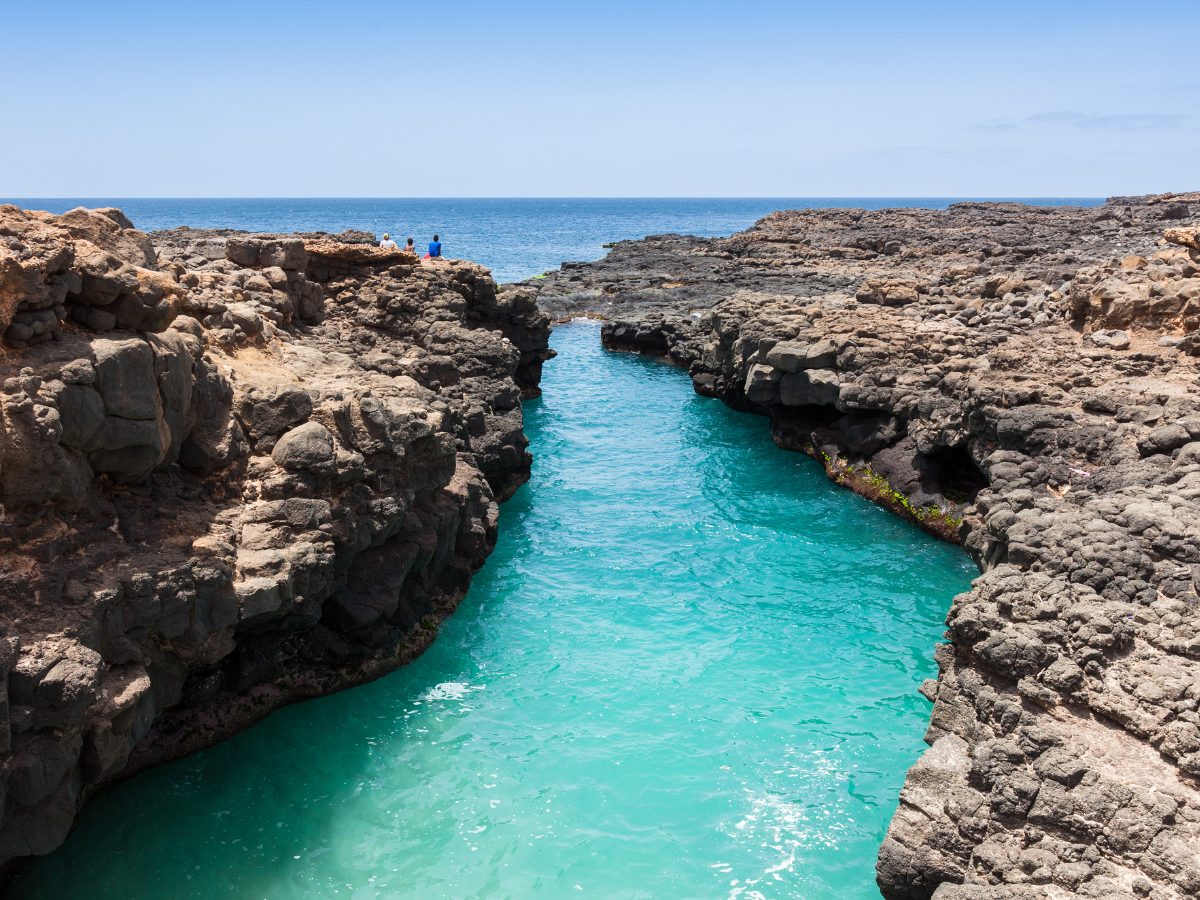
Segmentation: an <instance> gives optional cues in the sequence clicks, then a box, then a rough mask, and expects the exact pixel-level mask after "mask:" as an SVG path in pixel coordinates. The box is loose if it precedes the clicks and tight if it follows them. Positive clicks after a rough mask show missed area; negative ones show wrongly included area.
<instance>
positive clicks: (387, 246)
mask: <svg viewBox="0 0 1200 900" xmlns="http://www.w3.org/2000/svg"><path fill="white" fill-rule="evenodd" d="M379 249H380V250H395V249H397V247H396V242H395V241H393V240H392V239H391V237H389V236H388V235H387V234H385V235H384V236H383V241H382V243H380V245H379Z"/></svg>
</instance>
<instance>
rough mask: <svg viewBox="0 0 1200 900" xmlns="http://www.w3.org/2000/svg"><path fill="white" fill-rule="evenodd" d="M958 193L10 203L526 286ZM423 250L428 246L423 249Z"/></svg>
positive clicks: (1058, 200) (1084, 201)
mask: <svg viewBox="0 0 1200 900" xmlns="http://www.w3.org/2000/svg"><path fill="white" fill-rule="evenodd" d="M958 199H985V198H956V197H748V198H738V197H708V198H706V197H662V198H655V197H641V198H602V197H583V198H579V197H566V198H555V197H517V198H505V197H480V198H471V197H458V198H448V199H437V198H412V199H387V198H372V197H352V198H345V199H338V198H330V197H321V198H302V197H301V198H284V199H272V198H233V199H187V198H185V199H172V198H159V197H152V198H147V197H139V198H124V199H122V198H119V197H106V198H97V197H92V198H51V199H46V198H41V199H38V198H34V199H11V200H9V199H4V198H0V203H15V204H17V205H18V206H21V207H24V208H26V209H45V210H49V211H50V212H53V213H64V212H66V211H67V210H68V209H74V208H75V207H76V206H91V207H97V206H116V207H119V208H120V209H122V210H124V211H125V213H126V215H128V216H129V218H130V219H132V220H133V224H134V225H136V226H137V227H138V228H140V229H142V230H143V231H154V230H156V229H159V228H174V227H176V226H177V225H190V226H192V227H193V228H240V229H243V230H246V231H285V232H290V231H332V232H338V231H344V230H345V229H347V228H355V229H361V230H363V231H372V232H374V233H375V235H376V236H379V235H382V234H383V233H384V232H385V231H386V232H388V233H390V234H391V235H392V236H393V237H395V238H396V239H397V240H399V241H400V242H401V243H404V240H405V239H406V238H410V237H411V238H413V239H414V240H415V241H416V242H417V245H418V246H420V247H424V245H425V244H427V243H428V242H429V240H430V238H431V237H432V236H433V235H434V234H435V233H437V234H439V235H440V236H441V238H442V245H443V249H444V251H445V255H446V256H448V257H450V258H452V259H453V258H457V259H471V260H474V261H475V262H477V263H481V264H483V265H485V266H488V267H490V268H491V270H492V274H493V275H495V277H496V280H497V281H500V282H509V281H521V280H523V279H525V278H530V277H532V276H534V275H540V274H541V273H542V272H545V271H548V270H550V269H557V268H558V266H559V265H560V264H561V263H562V262H563V261H564V260H593V259H600V258H601V257H602V256H604V254H605V253H607V252H608V251H606V250H605V249H604V244H606V243H611V242H612V241H624V240H638V239H640V238H643V237H645V236H646V235H648V234H662V233H665V232H677V233H680V234H695V235H699V236H700V237H728V236H729V235H731V234H733V233H734V232H735V231H742V230H744V229H746V228H749V227H750V226H751V225H753V224H754V223H755V221H757V220H758V219H761V218H762V217H763V216H766V215H769V214H770V213H773V212H775V210H777V209H801V208H812V207H830V206H836V207H860V208H862V209H882V208H885V207H896V206H915V207H921V208H925V209H945V208H946V207H947V206H948V205H949V204H951V203H953V202H955V201H956V200H958ZM1021 202H1027V203H1030V204H1033V205H1038V206H1061V205H1068V206H1102V205H1103V204H1104V200H1103V199H1102V198H1095V197H1091V198H1088V197H1084V198H1071V197H1041V198H1037V197H1035V198H1025V199H1023V200H1022V201H1021ZM421 252H422V253H424V252H425V251H424V249H422V250H421Z"/></svg>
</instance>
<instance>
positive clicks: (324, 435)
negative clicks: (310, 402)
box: [271, 422, 337, 476]
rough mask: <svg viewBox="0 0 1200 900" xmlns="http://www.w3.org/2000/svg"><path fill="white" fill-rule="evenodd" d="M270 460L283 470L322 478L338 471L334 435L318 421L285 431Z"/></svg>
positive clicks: (272, 451)
mask: <svg viewBox="0 0 1200 900" xmlns="http://www.w3.org/2000/svg"><path fill="white" fill-rule="evenodd" d="M271 459H273V460H274V461H275V465H277V466H279V467H280V468H283V469H291V470H301V471H306V472H312V473H313V474H314V475H321V476H331V475H334V474H335V473H336V472H337V463H336V455H335V450H334V444H333V435H332V434H330V433H329V429H328V428H326V427H325V426H324V425H322V424H320V423H319V422H305V423H304V424H303V425H301V426H299V427H298V428H293V429H292V430H291V431H289V432H287V434H285V435H284V436H283V437H281V438H280V439H279V440H278V441H277V442H276V443H275V447H274V449H272V450H271Z"/></svg>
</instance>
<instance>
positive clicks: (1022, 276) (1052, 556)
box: [542, 197, 1200, 900]
mask: <svg viewBox="0 0 1200 900" xmlns="http://www.w3.org/2000/svg"><path fill="white" fill-rule="evenodd" d="M1171 199H1172V202H1171V203H1163V202H1161V199H1160V198H1119V199H1117V201H1116V202H1112V203H1110V204H1109V205H1107V206H1105V207H1103V208H1100V209H1095V210H1084V209H1037V208H1031V207H1022V206H1019V205H1017V204H956V205H955V206H952V207H951V208H950V209H949V210H947V211H942V212H938V211H921V210H892V211H880V212H875V213H868V212H865V211H862V210H824V211H795V212H783V213H776V214H774V215H772V216H769V217H767V218H766V219H764V220H762V221H760V222H759V223H758V224H757V225H756V226H755V227H754V228H752V229H750V230H749V231H747V232H745V233H743V234H740V235H734V236H733V237H732V238H729V239H723V240H721V239H715V240H707V239H694V238H680V237H678V236H659V237H657V238H651V239H647V241H646V242H645V243H644V244H637V243H629V244H625V245H619V248H620V252H619V253H617V252H614V254H612V255H610V257H609V259H608V260H607V261H602V262H601V263H598V264H596V265H595V266H580V265H576V266H572V267H569V268H564V270H563V272H562V273H561V274H559V275H558V276H557V277H556V278H554V279H553V280H551V279H547V281H550V282H551V283H550V284H549V285H547V288H546V289H544V290H543V293H542V296H543V300H544V305H545V306H546V308H547V309H549V310H550V311H553V312H555V313H556V314H559V311H560V310H566V311H567V312H568V313H569V314H578V313H581V312H592V313H593V314H599V315H602V316H609V319H608V321H606V322H605V324H604V328H603V340H604V341H605V343H606V345H608V346H611V347H615V348H620V349H633V350H638V351H640V352H648V353H654V354H659V355H664V356H668V357H669V358H670V359H671V360H673V361H675V362H676V363H678V364H680V365H686V366H688V367H689V371H690V373H691V376H692V379H693V383H694V385H695V388H696V391H697V392H698V393H700V394H703V395H705V396H710V397H718V398H720V399H722V400H723V401H724V402H726V403H728V404H729V405H731V406H733V407H734V408H737V409H742V410H747V411H752V412H757V413H761V414H763V415H765V416H768V417H769V418H770V423H771V429H772V434H773V436H774V438H775V440H776V441H777V442H778V443H779V444H780V445H781V446H784V447H787V448H790V449H795V450H798V451H801V452H805V453H808V454H810V455H812V456H814V457H815V458H817V459H818V460H819V461H820V462H821V464H822V465H823V466H824V467H825V469H826V471H827V473H828V474H829V476H830V477H831V478H834V479H835V480H837V481H839V482H840V483H842V484H845V485H846V486H848V487H851V488H852V489H854V490H856V491H858V492H860V493H863V494H864V495H866V496H868V497H871V498H872V499H874V500H876V501H877V502H880V503H883V504H884V505H886V506H888V507H889V508H891V509H893V510H894V511H895V512H897V513H898V514H900V515H903V516H905V517H906V518H908V519H909V520H910V521H913V522H915V523H917V524H918V525H920V526H921V527H923V528H925V529H927V530H929V531H931V532H933V533H935V534H937V535H939V536H941V537H943V538H945V539H948V540H951V541H955V542H959V543H961V544H962V545H963V546H964V548H965V549H966V551H967V552H968V553H970V554H971V556H972V558H973V559H974V560H975V561H976V562H977V563H978V565H979V567H980V570H981V572H982V575H981V576H980V577H979V578H978V579H977V580H976V581H975V582H974V585H973V588H972V590H971V591H970V592H969V593H966V594H963V595H960V596H959V597H956V598H955V599H954V602H953V604H952V606H951V608H950V610H949V613H948V615H947V620H946V624H947V630H946V633H945V637H946V639H947V640H946V643H943V644H941V645H939V646H938V647H937V649H936V652H935V658H936V660H937V664H938V668H939V675H938V678H937V680H936V681H933V680H930V681H927V682H926V683H925V684H924V685H923V686H922V688H921V691H922V693H923V694H924V695H925V696H926V697H927V698H928V699H929V700H931V701H932V702H933V710H932V714H931V719H930V725H929V729H928V732H927V734H926V740H927V742H928V743H929V744H930V749H929V750H928V751H927V752H926V753H925V754H924V755H923V756H922V757H921V759H920V760H919V761H918V762H917V763H916V765H914V766H913V768H912V769H911V770H910V771H909V773H908V775H907V778H906V781H905V785H904V788H903V790H902V792H901V794H900V804H899V808H898V810H897V812H896V814H895V817H894V818H893V820H892V823H891V826H890V828H889V829H888V833H887V836H886V838H885V840H884V842H883V846H882V847H881V849H880V853H879V859H878V866H877V877H878V882H879V886H880V889H881V891H882V893H883V895H884V896H885V897H887V898H889V900H910V898H913V900H915V898H928V897H931V896H932V897H936V898H937V900H966V898H971V900H985V898H986V900H1000V898H1062V897H1071V896H1079V897H1124V898H1141V897H1150V898H1154V900H1168V898H1170V900H1175V898H1184V897H1194V896H1197V895H1200V790H1198V783H1197V779H1198V778H1200V714H1198V710H1197V704H1198V703H1200V598H1198V594H1200V359H1197V358H1196V356H1194V355H1193V354H1198V355H1200V351H1198V350H1197V343H1196V342H1197V340H1200V339H1198V338H1196V335H1197V334H1200V273H1198V267H1200V242H1198V241H1197V238H1196V220H1195V218H1193V216H1192V206H1191V205H1189V204H1190V203H1191V202H1192V198H1190V197H1188V198H1184V200H1175V199H1174V198H1171ZM1184 201H1187V202H1184ZM547 291H549V295H548V294H547ZM567 301H569V302H570V304H571V305H570V306H564V303H565V302H567Z"/></svg>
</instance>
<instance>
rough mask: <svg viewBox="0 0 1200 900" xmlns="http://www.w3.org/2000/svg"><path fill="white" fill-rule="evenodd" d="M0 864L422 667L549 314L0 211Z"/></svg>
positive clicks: (219, 248)
mask: <svg viewBox="0 0 1200 900" xmlns="http://www.w3.org/2000/svg"><path fill="white" fill-rule="evenodd" d="M0 330H2V331H3V333H4V345H3V348H2V349H0V428H2V441H0V513H2V514H0V604H2V605H0V679H3V683H4V687H5V689H4V690H3V691H0V796H2V797H3V816H2V818H0V863H6V862H9V861H12V860H17V859H19V858H21V857H23V856H28V855H30V854H43V853H48V852H50V851H51V850H53V849H54V848H55V847H57V846H58V845H59V844H60V843H61V842H62V841H63V839H64V838H65V837H66V835H67V833H68V832H69V830H70V828H71V826H72V824H73V822H74V820H75V817H76V815H77V813H78V811H79V809H80V808H81V806H82V805H83V803H84V802H85V801H86V800H87V799H88V798H89V797H90V796H91V795H93V794H94V793H95V792H96V790H98V789H99V788H101V787H103V786H104V785H105V784H107V783H110V782H111V781H112V780H114V779H117V778H122V777H127V776H129V775H131V774H134V773H136V772H138V771H141V770H142V769H145V768H146V767H148V766H152V765H155V764H157V763H160V762H163V761H165V760H167V759H171V758H174V757H177V756H181V755H183V754H186V753H189V752H193V751H194V750H196V749H199V748H201V747H203V746H207V745H209V744H211V743H214V742H216V741H218V740H221V739H223V738H225V737H228V736H230V735H232V734H234V733H236V732H237V731H239V730H241V729H243V728H245V727H247V726H248V725H250V724H252V723H253V722H255V721H257V720H258V719H260V718H262V717H263V716H265V715H266V714H268V713H269V712H270V711H271V710H272V709H274V708H276V707H278V706H279V705H281V704H284V703H288V702H293V701H295V700H299V699H304V698H306V697H313V696H318V695H320V694H324V693H329V692H331V691H335V690H339V689H341V688H344V687H348V686H351V685H354V684H358V683H362V682H364V681H367V680H370V679H372V678H375V677H378V676H379V675H382V674H384V673H386V672H388V671H391V670H392V669H394V668H396V667H397V666H399V665H401V664H402V663H403V662H405V661H407V660H408V659H411V658H412V657H413V656H415V655H416V654H418V653H420V652H421V651H422V650H423V649H424V648H425V647H426V646H427V645H428V643H429V642H430V641H431V640H432V637H433V635H434V634H435V633H436V629H437V623H438V621H439V620H440V619H441V618H442V617H444V616H445V615H447V614H448V613H449V612H450V611H451V610H453V608H454V606H455V604H456V603H457V602H458V600H459V599H460V598H461V597H462V595H463V593H464V592H465V590H466V588H467V585H468V584H469V581H470V578H471V575H472V573H473V572H474V571H476V570H477V569H478V567H479V566H480V565H481V564H482V562H483V560H484V559H485V558H486V556H487V554H488V553H489V552H490V551H491V549H492V547H493V546H494V542H495V536H496V524H497V515H498V505H497V504H498V502H499V501H501V500H503V499H505V498H506V497H508V496H509V495H511V493H512V492H513V491H514V490H516V488H517V487H519V486H520V485H521V484H522V483H523V482H524V481H525V480H526V479H527V478H528V477H529V466H530V459H531V457H530V455H529V453H528V452H527V450H526V446H527V443H528V442H527V440H526V438H525V435H524V432H523V430H522V419H521V406H520V401H521V399H522V398H523V397H531V396H536V394H537V392H538V386H537V385H538V380H539V378H540V374H541V365H542V362H543V361H544V360H545V359H548V358H549V357H550V356H551V355H552V353H551V351H549V350H548V349H547V339H548V336H549V330H550V329H549V317H548V316H546V315H545V314H543V313H541V312H539V311H538V310H537V309H536V305H535V301H534V292H533V291H531V290H529V289H524V288H510V289H508V290H504V291H502V292H501V291H500V290H498V288H497V286H496V285H495V283H494V282H493V281H492V278H491V276H490V274H489V272H488V270H487V269H485V268H483V267H481V266H478V265H474V264H472V263H468V262H458V261H438V262H435V263H430V264H425V265H422V264H421V263H420V262H419V261H418V260H417V259H416V258H415V257H412V256H408V255H406V254H403V253H396V252H388V251H381V250H380V249H379V248H378V247H377V246H375V245H374V236H373V235H368V234H362V233H345V234H342V235H251V234H244V233H239V232H230V231H196V230H191V229H186V228H181V229H176V230H173V231H170V232H160V233H156V234H153V235H146V234H143V233H141V232H139V231H136V230H134V229H133V228H132V223H130V222H129V221H128V219H127V218H126V217H125V216H124V215H123V214H122V213H121V212H120V211H119V210H113V209H106V210H86V209H77V210H73V211H72V212H70V213H67V214H65V215H63V216H53V215H49V214H46V213H38V212H28V211H24V210H20V209H18V208H16V207H12V206H0Z"/></svg>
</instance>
